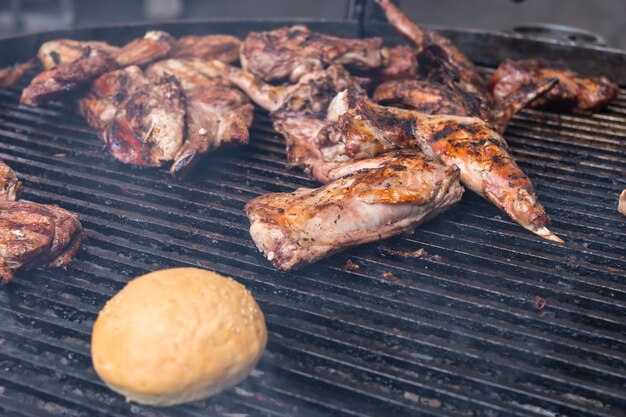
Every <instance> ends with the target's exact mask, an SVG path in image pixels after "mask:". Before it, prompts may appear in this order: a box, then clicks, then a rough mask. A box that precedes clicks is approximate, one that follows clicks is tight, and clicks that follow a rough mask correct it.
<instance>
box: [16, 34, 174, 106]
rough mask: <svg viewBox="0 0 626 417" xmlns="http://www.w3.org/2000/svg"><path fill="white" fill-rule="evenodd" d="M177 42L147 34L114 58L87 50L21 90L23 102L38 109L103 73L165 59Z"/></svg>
mask: <svg viewBox="0 0 626 417" xmlns="http://www.w3.org/2000/svg"><path fill="white" fill-rule="evenodd" d="M174 42H175V39H174V38H172V37H171V36H170V35H169V34H167V33H165V32H148V33H146V35H145V36H144V37H143V38H141V39H135V40H134V41H132V42H130V43H128V44H127V45H125V46H123V47H122V48H120V49H119V50H118V51H117V53H116V54H115V55H114V56H113V55H111V54H109V53H108V52H106V51H104V50H98V49H90V48H87V49H85V50H84V52H85V53H86V55H84V56H82V57H81V58H79V59H77V60H74V61H71V62H68V63H65V64H60V65H58V66H57V67H55V68H54V69H51V70H47V71H44V72H42V73H40V74H39V75H37V76H36V77H35V78H34V79H33V80H32V81H31V83H30V85H29V86H28V87H26V88H25V89H24V91H22V97H21V100H20V102H21V103H22V104H26V105H29V106H38V105H39V104H40V103H41V102H43V101H45V100H48V99H50V98H52V97H54V96H56V95H58V94H59V93H62V92H66V91H71V90H75V89H76V88H77V87H79V86H81V85H84V84H85V83H87V82H89V81H91V80H94V79H96V78H97V77H99V76H100V75H102V74H105V73H107V72H109V71H112V70H114V69H116V68H119V67H126V66H129V65H145V64H147V63H149V62H152V61H155V60H158V59H160V58H163V57H165V56H166V55H167V54H169V53H170V52H171V50H172V47H173V45H174Z"/></svg>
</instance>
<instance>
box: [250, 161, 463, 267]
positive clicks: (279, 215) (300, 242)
mask: <svg viewBox="0 0 626 417" xmlns="http://www.w3.org/2000/svg"><path fill="white" fill-rule="evenodd" d="M458 176H459V174H458V169H457V168H456V167H453V166H452V167H445V166H444V165H442V164H441V163H440V162H438V161H436V160H433V159H430V158H427V157H425V156H423V155H421V154H420V153H418V152H413V151H408V152H407V151H404V152H399V153H391V154H387V155H385V156H384V157H382V158H380V159H379V161H378V162H377V164H376V166H372V167H368V168H366V169H363V170H361V171H357V172H355V173H354V174H353V175H350V176H346V177H343V178H340V179H338V180H336V181H334V182H331V183H329V184H328V185H326V186H324V187H321V188H318V189H308V188H301V189H298V190H296V191H295V192H293V193H278V194H268V195H264V196H261V197H257V198H255V199H254V200H252V201H250V202H249V203H248V204H247V205H246V208H245V210H246V213H247V214H248V217H249V218H250V223H251V226H250V234H251V236H252V239H253V240H254V242H255V243H256V245H257V247H258V248H259V250H260V251H261V252H263V254H264V255H265V257H266V258H267V259H268V260H269V261H270V262H272V264H273V265H274V266H275V267H276V268H278V269H281V270H284V271H287V270H290V269H294V268H299V267H301V266H304V265H307V264H310V263H313V262H315V261H317V260H319V259H322V258H325V257H327V256H330V255H332V254H334V253H337V252H339V251H342V250H345V249H347V248H350V247H352V246H356V245H360V244H363V243H368V242H373V241H377V240H381V239H386V238H388V237H391V236H394V235H397V234H399V233H402V232H405V231H408V230H411V229H412V228H414V227H415V226H417V225H419V224H421V223H424V222H425V221H427V220H429V219H431V218H433V217H435V216H436V215H437V214H439V213H441V212H443V211H445V210H447V209H448V208H449V207H451V206H452V205H454V204H455V203H457V202H458V201H459V200H460V199H461V196H462V194H463V188H462V187H461V186H460V184H459V182H458Z"/></svg>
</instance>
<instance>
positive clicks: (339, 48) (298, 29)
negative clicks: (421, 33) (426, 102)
mask: <svg viewBox="0 0 626 417" xmlns="http://www.w3.org/2000/svg"><path fill="white" fill-rule="evenodd" d="M381 46H382V39H380V38H369V39H344V38H337V37H334V36H329V35H325V34H322V33H316V32H312V31H310V30H309V29H308V28H307V27H305V26H293V27H290V28H288V27H284V28H280V29H275V30H272V31H269V32H250V33H249V34H248V36H247V37H246V39H245V40H244V42H243V45H242V47H241V56H240V59H241V64H242V67H243V68H244V69H245V70H247V71H249V72H250V73H252V74H254V75H256V76H258V77H259V78H260V79H261V80H263V81H280V80H285V79H290V80H291V81H292V82H296V81H298V80H299V79H300V77H302V76H303V75H304V74H307V73H310V72H312V71H315V70H320V69H323V68H325V67H326V66H328V65H330V64H340V65H345V66H346V67H348V68H358V69H374V68H378V67H380V66H381V65H382V55H381V53H380V49H381Z"/></svg>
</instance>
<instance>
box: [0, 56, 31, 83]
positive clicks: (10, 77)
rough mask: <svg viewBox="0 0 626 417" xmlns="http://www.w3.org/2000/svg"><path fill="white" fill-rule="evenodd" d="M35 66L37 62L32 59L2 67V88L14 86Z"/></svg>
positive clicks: (0, 79) (0, 78)
mask: <svg viewBox="0 0 626 417" xmlns="http://www.w3.org/2000/svg"><path fill="white" fill-rule="evenodd" d="M33 68H35V62H34V61H32V60H30V61H28V62H24V63H22V64H15V65H13V66H11V67H8V68H4V69H0V90H4V89H5V88H9V87H12V86H13V85H14V84H15V83H17V82H18V81H19V80H21V79H22V77H23V76H24V74H26V73H27V72H28V71H30V70H32V69H33Z"/></svg>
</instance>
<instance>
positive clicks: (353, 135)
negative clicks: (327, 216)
mask: <svg viewBox="0 0 626 417" xmlns="http://www.w3.org/2000/svg"><path fill="white" fill-rule="evenodd" d="M328 121H329V124H328V127H327V129H326V130H325V135H320V136H319V137H318V139H317V146H318V149H319V150H320V152H321V153H322V158H323V160H324V161H325V162H326V163H328V162H342V161H346V160H355V159H366V158H371V157H374V156H377V155H380V154H383V153H385V152H389V151H392V150H395V149H399V148H412V147H415V146H418V147H420V148H424V147H425V144H424V142H427V143H428V144H429V145H430V147H432V149H433V150H434V151H435V153H437V155H439V157H440V158H441V159H442V160H443V161H444V163H446V164H447V165H449V166H453V165H455V166H458V167H459V168H460V170H461V182H462V183H463V184H464V185H465V186H466V187H468V188H470V189H471V190H472V191H474V192H476V193H477V194H479V195H481V196H483V197H484V198H486V199H488V200H489V201H491V202H492V203H493V204H495V205H496V206H497V207H499V208H500V209H501V210H503V211H504V212H506V213H507V214H508V215H509V216H510V217H511V218H512V219H513V220H515V221H516V222H517V223H519V224H520V225H521V226H522V227H524V228H526V229H528V230H530V231H531V232H533V233H535V234H537V235H539V236H541V237H543V238H544V239H548V240H552V241H555V242H562V240H561V239H560V238H558V237H557V236H556V235H554V234H553V233H552V232H551V231H550V230H549V229H548V225H549V218H548V216H547V214H546V213H545V210H544V208H543V206H542V205H541V204H540V203H539V201H538V198H537V195H536V193H535V191H534V188H533V185H532V183H531V181H530V179H529V178H528V177H527V176H526V175H525V174H524V172H523V171H522V170H521V169H520V168H519V167H518V165H517V164H516V163H515V161H514V160H513V158H512V157H511V155H510V154H509V150H508V146H507V144H506V142H505V140H504V138H503V137H502V136H501V135H500V134H499V133H498V132H496V131H495V130H494V129H492V128H491V127H490V126H489V125H488V124H487V123H485V122H484V121H482V120H480V119H478V118H474V117H460V116H448V115H427V114H424V113H419V112H417V111H414V110H404V109H399V108H393V107H384V106H380V105H378V104H375V103H373V102H371V101H369V100H367V99H364V98H362V97H358V96H355V95H354V94H351V93H350V92H349V91H345V92H341V93H339V94H338V95H337V96H336V97H335V98H334V99H333V102H332V103H331V105H330V106H329V108H328Z"/></svg>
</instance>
